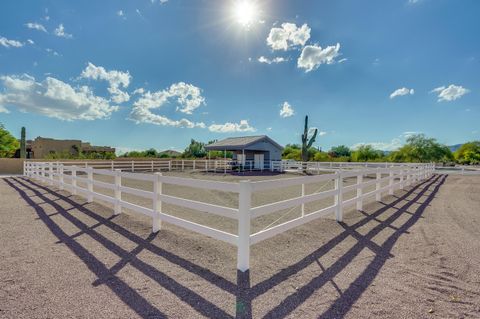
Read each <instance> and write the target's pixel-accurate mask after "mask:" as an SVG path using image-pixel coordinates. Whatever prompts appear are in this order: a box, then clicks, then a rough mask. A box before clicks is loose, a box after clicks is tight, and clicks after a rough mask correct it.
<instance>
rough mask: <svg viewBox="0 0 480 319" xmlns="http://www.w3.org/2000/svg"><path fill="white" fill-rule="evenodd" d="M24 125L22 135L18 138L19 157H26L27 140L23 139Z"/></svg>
mask: <svg viewBox="0 0 480 319" xmlns="http://www.w3.org/2000/svg"><path fill="white" fill-rule="evenodd" d="M25 135H26V134H25V127H22V136H21V138H20V158H27V142H26V140H25Z"/></svg>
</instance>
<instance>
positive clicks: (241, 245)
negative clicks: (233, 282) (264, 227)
mask: <svg viewBox="0 0 480 319" xmlns="http://www.w3.org/2000/svg"><path fill="white" fill-rule="evenodd" d="M239 186H240V192H239V194H238V247H237V269H238V270H240V271H242V272H245V271H247V270H249V268H250V207H251V203H252V184H251V183H250V181H240V183H239Z"/></svg>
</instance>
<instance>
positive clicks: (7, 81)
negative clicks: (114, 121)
mask: <svg viewBox="0 0 480 319" xmlns="http://www.w3.org/2000/svg"><path fill="white" fill-rule="evenodd" d="M0 81H1V82H2V83H3V87H4V88H5V90H4V93H1V94H0V107H2V108H4V109H5V108H6V107H7V106H15V107H17V108H18V109H19V110H20V111H21V112H31V113H37V114H41V115H45V116H48V117H53V118H57V119H61V120H67V121H71V120H95V119H102V118H108V117H110V115H111V114H112V113H113V112H114V111H116V110H117V109H118V107H117V106H112V105H110V104H109V102H108V101H107V100H106V99H104V98H102V97H99V96H95V95H94V94H93V92H92V91H91V89H90V88H89V87H87V86H81V87H77V88H73V87H72V86H70V85H69V84H67V83H65V82H62V81H60V80H58V79H55V78H52V77H47V78H45V80H43V81H42V82H37V81H36V80H35V78H34V77H32V76H29V75H27V74H24V75H22V76H1V77H0Z"/></svg>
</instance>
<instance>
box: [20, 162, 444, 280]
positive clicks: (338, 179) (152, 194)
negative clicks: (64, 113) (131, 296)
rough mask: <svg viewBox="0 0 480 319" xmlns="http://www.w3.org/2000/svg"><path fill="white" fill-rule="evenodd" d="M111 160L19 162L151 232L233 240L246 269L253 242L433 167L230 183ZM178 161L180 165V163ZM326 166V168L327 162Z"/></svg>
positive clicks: (420, 176)
mask: <svg viewBox="0 0 480 319" xmlns="http://www.w3.org/2000/svg"><path fill="white" fill-rule="evenodd" d="M112 163H113V162H112ZM112 163H108V165H107V166H106V167H105V163H103V164H102V165H104V166H103V168H94V167H92V166H91V165H89V164H87V165H85V164H84V163H82V165H81V166H78V163H60V162H33V161H26V162H25V164H24V175H25V176H26V177H28V178H32V179H35V180H39V181H41V182H43V183H46V184H48V185H55V186H58V188H59V189H60V190H67V191H70V192H71V193H72V194H74V195H75V194H78V195H81V196H83V197H85V198H86V200H87V202H93V201H95V200H99V201H104V202H108V203H110V204H112V205H113V212H114V214H115V215H118V214H121V213H122V209H129V210H131V211H133V212H135V213H140V214H143V215H146V216H149V217H150V218H151V219H152V232H158V231H160V230H161V227H162V222H166V223H171V224H174V225H176V226H179V227H182V228H185V229H187V230H190V231H193V232H196V233H200V234H203V235H206V236H209V237H212V238H214V239H217V240H221V241H224V242H226V243H229V244H231V245H234V246H236V247H237V269H239V270H240V271H247V270H248V269H249V268H250V247H251V246H252V245H254V244H256V243H259V242H261V241H263V240H265V239H268V238H271V237H274V236H276V235H278V234H281V233H283V232H285V231H287V230H290V229H292V228H295V227H298V226H300V225H303V224H305V223H308V222H310V221H313V220H315V219H318V218H320V217H323V216H325V215H328V214H332V213H333V214H334V215H335V219H336V220H337V221H339V222H341V221H342V220H343V212H344V210H345V208H347V207H351V206H354V207H355V208H356V209H357V210H362V209H363V204H364V202H365V200H366V199H367V198H370V197H375V199H376V200H377V201H380V200H381V199H382V196H383V195H384V194H386V193H388V194H390V195H392V194H393V192H394V191H395V190H398V189H404V188H405V187H406V186H410V185H413V184H414V183H416V182H418V181H421V180H424V179H427V178H429V177H430V176H432V175H433V173H434V169H435V168H434V165H432V164H415V165H391V166H388V167H379V166H377V167H376V168H368V167H367V168H365V167H363V168H361V169H358V168H357V167H358V163H356V164H355V165H356V169H348V170H343V169H340V170H337V171H333V172H327V174H318V175H313V176H302V177H293V178H284V179H274V180H265V181H257V182H251V181H240V182H239V183H232V182H220V181H210V180H199V179H192V178H182V177H173V176H166V175H162V173H161V172H155V173H153V174H151V173H150V174H145V173H134V170H135V167H138V164H136V163H134V164H132V163H128V164H129V165H130V167H129V168H130V169H131V170H132V171H133V172H126V171H122V168H119V167H118V166H117V165H114V164H112ZM144 164H145V163H142V165H144ZM148 164H149V165H150V166H149V168H150V169H151V170H152V167H153V170H155V169H158V170H160V168H163V169H167V170H172V169H173V168H174V167H176V164H178V163H174V164H173V166H172V161H169V162H165V163H164V164H162V165H161V166H160V165H158V164H155V163H154V164H152V163H148ZM198 164H199V163H197V162H196V163H194V164H193V166H192V167H195V165H198ZM210 164H211V163H208V162H205V163H201V164H200V165H202V166H203V167H208V166H209V165H210ZM122 165H124V164H122ZM180 165H181V167H182V168H183V169H185V167H186V164H185V162H183V163H181V164H180ZM214 165H216V164H214ZM314 166H315V167H319V166H318V165H317V164H314ZM304 167H305V166H302V169H303V168H304ZM332 167H333V165H332ZM328 168H330V165H329V167H328ZM327 170H328V169H327ZM368 175H370V176H371V175H374V176H375V178H374V179H373V180H368V181H365V179H364V177H366V176H368ZM94 176H110V177H113V183H108V182H104V181H100V180H98V179H95V178H94ZM124 178H127V179H129V180H137V181H146V182H150V183H152V184H153V191H146V190H142V189H137V188H132V187H127V186H125V185H123V184H122V179H124ZM348 178H352V179H354V180H355V183H354V184H352V185H348V186H346V185H345V184H344V180H345V179H348ZM332 181H333V182H334V188H333V189H330V190H325V191H321V192H315V193H312V194H306V193H305V185H308V184H312V183H318V182H332ZM385 181H388V183H387V184H386V185H385V186H383V187H382V182H385ZM79 183H81V184H82V185H86V187H80V186H79ZM164 184H173V185H180V186H188V187H194V188H200V189H209V190H217V191H222V192H230V193H235V194H238V199H239V200H238V207H236V208H231V207H224V206H219V205H214V204H210V203H205V202H200V201H194V200H190V199H185V198H180V197H175V196H172V195H166V194H164V193H163V192H162V190H163V185H164ZM295 185H297V186H300V187H301V195H300V196H298V197H294V198H289V199H285V200H282V201H277V202H273V203H268V204H264V205H260V206H255V207H252V196H253V194H254V193H256V192H260V191H264V190H272V189H278V188H283V187H289V186H295ZM369 186H372V187H373V186H375V189H374V190H373V191H370V192H365V189H366V188H367V187H369ZM94 187H95V188H101V189H107V190H110V191H113V196H109V195H105V194H103V193H100V192H96V191H95V188H94ZM346 192H354V193H355V195H356V196H355V197H353V198H350V199H347V200H345V199H344V197H343V195H344V194H345V193H346ZM122 194H132V195H136V196H139V197H142V198H146V199H149V200H151V207H144V206H140V205H136V204H134V203H131V202H128V201H126V200H125V199H123V198H122ZM325 198H333V203H334V204H333V205H331V206H328V207H325V208H322V209H319V210H317V211H314V212H309V213H308V214H306V213H305V204H307V203H311V202H314V201H318V200H322V199H325ZM163 203H166V204H172V205H176V206H180V207H183V208H187V209H193V210H195V211H198V212H199V213H200V214H202V213H211V214H214V215H218V216H223V217H226V218H230V219H234V220H237V222H238V230H237V234H232V233H229V232H225V231H222V230H219V229H215V228H211V227H208V226H205V225H201V224H198V223H194V222H192V221H189V220H186V219H183V218H179V217H176V216H173V215H171V214H168V212H166V211H165V209H164V206H162V204H163ZM292 207H301V214H300V216H299V217H298V218H294V219H292V220H288V221H286V222H284V223H281V224H278V225H275V226H271V227H268V228H266V229H263V230H261V231H258V232H256V233H252V232H251V224H252V220H253V219H255V218H258V217H260V216H263V215H266V214H271V213H274V212H278V211H281V210H283V209H289V208H292Z"/></svg>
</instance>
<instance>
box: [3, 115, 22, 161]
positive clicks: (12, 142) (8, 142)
mask: <svg viewBox="0 0 480 319" xmlns="http://www.w3.org/2000/svg"><path fill="white" fill-rule="evenodd" d="M19 146H20V143H18V140H17V139H16V138H15V137H13V135H12V134H10V132H9V131H7V130H6V129H5V127H4V126H3V124H1V123H0V157H13V156H14V155H15V151H16V150H17V149H18V148H19Z"/></svg>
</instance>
